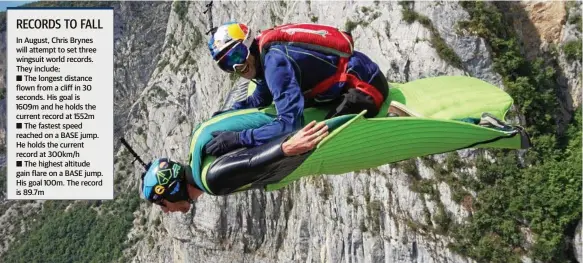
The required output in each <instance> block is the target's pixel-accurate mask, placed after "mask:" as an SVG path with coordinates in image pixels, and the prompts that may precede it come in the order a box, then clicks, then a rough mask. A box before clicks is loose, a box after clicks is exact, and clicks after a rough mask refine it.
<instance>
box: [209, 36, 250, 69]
mask: <svg viewBox="0 0 583 263" xmlns="http://www.w3.org/2000/svg"><path fill="white" fill-rule="evenodd" d="M247 58H249V48H248V47H247V46H246V45H245V44H243V42H240V41H238V42H236V44H235V45H234V46H233V47H232V48H230V49H229V50H228V51H227V52H225V54H224V55H223V56H222V57H221V58H219V59H218V60H217V65H218V66H219V68H220V69H221V70H223V71H226V72H229V73H233V72H241V71H244V70H245V67H246V64H245V61H247Z"/></svg>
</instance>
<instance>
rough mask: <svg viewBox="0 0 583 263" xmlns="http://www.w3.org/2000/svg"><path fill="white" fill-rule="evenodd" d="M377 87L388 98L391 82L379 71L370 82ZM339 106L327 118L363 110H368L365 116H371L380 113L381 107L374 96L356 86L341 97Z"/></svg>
mask: <svg viewBox="0 0 583 263" xmlns="http://www.w3.org/2000/svg"><path fill="white" fill-rule="evenodd" d="M370 84H371V85H372V86H373V87H375V88H376V89H377V90H378V91H379V92H380V93H381V95H383V100H385V99H387V96H388V94H389V83H388V82H387V78H386V77H385V75H384V74H383V73H382V72H381V71H379V74H377V75H376V76H375V77H374V78H373V80H372V81H371V83H370ZM336 103H338V106H336V108H334V109H332V110H331V111H330V112H328V115H327V116H326V119H329V118H333V117H336V116H341V115H346V114H358V113H360V112H361V111H363V110H366V114H364V117H366V118H371V117H374V116H376V115H377V114H379V109H378V108H377V106H376V104H375V103H374V100H373V98H372V97H371V96H370V95H368V94H366V93H364V92H362V91H360V90H357V89H354V88H350V89H348V91H347V92H346V93H345V94H344V95H343V96H342V97H341V98H340V101H339V102H336Z"/></svg>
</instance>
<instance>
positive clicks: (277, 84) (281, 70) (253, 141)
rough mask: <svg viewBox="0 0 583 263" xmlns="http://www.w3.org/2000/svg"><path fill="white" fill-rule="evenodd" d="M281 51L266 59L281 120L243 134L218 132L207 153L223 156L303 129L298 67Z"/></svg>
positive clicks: (269, 81)
mask: <svg viewBox="0 0 583 263" xmlns="http://www.w3.org/2000/svg"><path fill="white" fill-rule="evenodd" d="M280 52H281V51H279V50H277V49H276V51H272V52H269V53H268V54H267V55H266V56H265V61H266V69H265V79H266V84H267V87H268V88H269V91H270V92H271V94H272V97H273V101H274V102H275V107H276V110H277V118H275V120H273V121H272V122H271V123H269V124H266V125H264V126H262V127H258V128H254V129H248V130H243V131H241V132H216V133H213V136H215V138H214V139H212V140H211V141H210V142H209V143H208V144H207V145H206V152H207V154H210V155H214V156H220V155H222V154H225V153H227V152H229V151H232V150H235V149H237V148H240V147H255V146H259V145H262V144H265V143H267V142H269V141H271V140H273V139H276V138H279V137H281V136H284V135H286V134H289V133H291V132H294V131H296V130H298V129H300V128H301V126H302V122H303V110H304V98H303V95H302V92H301V90H300V86H299V85H298V82H297V80H296V78H295V72H294V68H293V66H292V65H291V62H290V61H289V60H288V59H287V57H286V56H285V54H283V53H280Z"/></svg>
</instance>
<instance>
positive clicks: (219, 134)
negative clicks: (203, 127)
mask: <svg viewBox="0 0 583 263" xmlns="http://www.w3.org/2000/svg"><path fill="white" fill-rule="evenodd" d="M211 134H212V135H213V137H215V138H213V139H212V140H211V141H210V142H208V143H207V144H206V146H205V152H206V153H207V154H209V155H214V156H221V155H223V154H225V153H228V152H230V151H232V150H235V149H237V148H239V147H241V142H240V141H239V133H238V132H231V131H214V132H212V133H211Z"/></svg>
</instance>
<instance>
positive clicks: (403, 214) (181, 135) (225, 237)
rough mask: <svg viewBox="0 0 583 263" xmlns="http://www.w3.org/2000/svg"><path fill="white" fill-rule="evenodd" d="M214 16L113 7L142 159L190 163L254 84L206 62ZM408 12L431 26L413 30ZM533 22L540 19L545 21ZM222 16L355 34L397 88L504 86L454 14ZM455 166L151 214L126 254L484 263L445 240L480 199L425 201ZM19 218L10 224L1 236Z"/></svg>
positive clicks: (297, 10) (394, 170) (438, 9)
mask: <svg viewBox="0 0 583 263" xmlns="http://www.w3.org/2000/svg"><path fill="white" fill-rule="evenodd" d="M205 4H206V2H175V3H160V2H139V3H135V2H133V3H132V2H124V3H119V2H118V3H113V4H112V5H114V6H115V7H116V31H115V32H116V42H115V45H116V51H115V52H116V53H115V54H116V58H115V63H116V64H115V69H116V72H115V78H116V113H115V114H116V115H115V117H116V133H117V134H116V135H118V136H119V135H121V134H124V135H125V137H126V139H127V140H128V141H129V142H130V144H131V145H132V146H133V147H134V149H135V150H136V152H137V153H138V154H140V155H141V156H142V158H144V159H150V158H152V157H157V156H168V157H171V158H173V159H177V160H181V161H186V159H187V156H188V150H189V143H190V135H191V132H192V129H193V128H194V127H195V126H196V125H197V124H198V123H200V122H202V121H204V120H205V119H207V118H209V117H210V116H211V114H212V113H213V112H214V111H217V110H219V108H220V107H221V106H222V104H223V101H224V100H225V98H226V96H227V93H228V92H229V91H230V89H231V88H232V87H233V86H234V85H236V84H237V83H239V82H240V81H242V80H240V79H237V78H234V77H231V76H229V75H226V74H224V73H222V72H220V70H219V69H218V67H216V66H215V65H214V63H213V61H212V59H211V58H210V56H209V54H208V50H207V46H206V41H207V39H208V36H207V35H205V32H206V31H207V30H208V21H207V17H206V15H205V14H203V12H204V11H205V9H206V7H205ZM405 6H408V7H407V8H409V9H410V11H412V12H414V13H415V14H417V15H421V16H425V17H427V18H428V19H429V21H430V23H420V22H418V21H415V22H412V23H408V22H406V21H405V20H407V17H405V16H406V13H405V12H403V8H405ZM559 9H560V8H559ZM525 10H527V12H535V13H537V12H539V11H537V10H540V8H538V9H537V7H536V6H535V7H534V8H530V9H529V8H527V9H525ZM531 10H532V11H531ZM551 10H554V9H551ZM212 14H213V22H214V23H215V26H217V25H219V24H221V23H222V22H224V21H228V20H238V21H240V22H244V23H247V24H248V25H249V26H250V27H251V28H253V29H265V28H268V27H270V26H274V25H277V24H281V23H287V22H306V21H312V22H317V23H323V24H330V25H335V26H338V27H340V28H343V29H347V30H351V31H352V34H353V37H354V38H355V40H356V49H357V50H360V51H362V52H364V53H366V54H367V55H369V56H370V57H371V58H373V59H374V60H375V61H376V62H377V63H378V65H379V66H380V68H381V70H382V71H383V72H384V73H385V74H386V76H387V78H388V79H389V80H390V81H392V82H406V81H411V80H415V79H419V78H424V77H429V76H438V75H471V76H474V77H478V78H480V79H483V80H485V81H488V82H490V83H493V84H495V85H497V86H499V87H503V84H502V83H503V82H502V77H501V76H500V75H498V74H497V73H496V72H495V70H494V68H493V57H492V54H491V53H490V51H489V49H488V47H487V45H486V41H485V40H484V39H482V38H479V37H476V36H472V35H469V34H461V33H460V32H459V30H455V29H456V28H457V27H456V25H457V23H458V21H461V20H466V19H468V18H469V15H468V13H467V12H466V11H464V9H463V8H462V7H461V6H460V5H459V3H456V2H416V3H409V4H406V3H402V4H399V3H397V2H380V1H374V2H359V1H349V2H333V3H332V2H317V1H313V2H311V1H294V2H284V1H269V2H257V1H237V2H215V3H214V7H213V9H212ZM540 17H541V15H538V13H537V14H533V16H532V18H533V19H535V20H537V19H539V18H540ZM542 17H543V18H540V19H543V20H544V19H545V18H544V16H542ZM564 20H565V19H564V18H563V19H562V20H561V19H555V18H553V19H550V20H549V21H547V22H548V25H547V24H545V26H543V27H542V28H543V30H547V29H548V30H551V31H552V33H548V34H547V33H544V34H542V35H541V36H540V38H541V39H543V40H545V41H546V40H550V42H552V43H554V44H556V45H561V44H562V43H565V42H567V41H568V40H570V39H576V38H577V37H579V34H580V33H579V32H578V31H577V30H576V29H574V28H573V26H572V25H569V24H565V23H564ZM537 21H538V20H537ZM535 24H536V23H535ZM545 32H546V31H545ZM2 37H4V35H2ZM557 38H558V39H557ZM4 43H5V41H1V42H0V44H2V45H4ZM443 47H447V48H443ZM539 48H541V47H539V46H537V47H536V49H539ZM448 50H451V51H453V52H448ZM4 52H5V51H4V50H2V51H1V54H0V56H1V57H0V58H2V59H4V55H5V54H4ZM558 57H559V61H560V66H561V67H562V68H563V71H564V73H565V74H564V79H563V80H562V84H563V86H564V87H563V90H564V92H565V94H566V95H568V96H566V97H568V98H571V101H569V102H565V105H564V107H565V109H566V110H572V109H573V108H574V107H576V106H578V105H579V103H580V101H581V87H580V84H581V73H580V71H581V63H580V62H579V61H576V62H573V61H568V60H567V59H566V58H565V55H564V54H562V53H560V54H559V55H558ZM2 65H3V64H2ZM1 70H2V72H0V74H4V72H3V71H4V69H1ZM454 154H455V156H457V158H461V159H464V160H472V159H473V158H474V156H475V153H474V151H472V150H463V151H459V152H457V153H454ZM120 158H121V157H120ZM446 158H447V156H446V154H443V155H435V156H433V157H432V158H429V159H427V158H419V159H415V160H412V161H408V162H406V163H404V164H403V163H401V164H392V165H384V166H381V167H377V168H374V169H369V170H363V171H359V172H354V173H349V174H343V175H336V176H330V177H313V178H306V179H303V180H301V181H299V182H296V183H293V184H292V185H290V186H288V187H286V188H284V189H282V190H280V191H276V192H269V193H265V192H261V191H250V192H246V193H240V194H236V195H232V196H228V197H211V196H204V197H202V198H200V199H199V201H198V202H197V204H196V206H195V208H193V210H192V211H190V213H188V214H184V215H183V214H178V213H175V214H162V213H161V211H160V209H158V208H157V207H153V206H150V205H146V204H142V205H141V206H140V208H139V209H138V211H136V212H135V216H136V220H135V225H134V228H133V229H132V230H131V232H130V234H129V236H128V239H130V240H135V241H134V242H133V243H132V244H133V245H132V247H131V248H129V249H128V250H127V251H126V253H127V255H128V256H130V257H131V258H132V261H133V262H193V261H196V260H199V259H204V260H205V261H210V262H474V260H472V259H469V258H465V257H463V256H460V255H458V254H456V253H454V252H453V251H452V250H450V249H449V247H448V243H449V242H450V241H451V238H450V237H449V236H448V235H447V232H448V226H450V225H451V224H453V223H462V222H463V221H464V218H465V217H467V216H468V215H469V214H470V213H471V212H472V205H471V196H468V197H467V198H464V199H463V201H462V202H456V201H453V199H454V198H453V196H454V195H455V194H456V193H455V192H454V190H452V187H451V186H450V185H448V184H447V183H445V182H441V183H435V184H432V185H431V186H429V187H430V188H431V189H433V190H432V191H431V192H432V193H433V194H427V193H420V191H416V188H417V187H419V186H418V185H417V181H418V180H419V179H435V178H436V172H435V171H434V169H433V167H435V165H436V164H437V165H439V164H443V163H444V162H445V159H446ZM123 166H124V165H122V164H117V163H116V171H117V174H116V177H119V178H121V179H120V181H119V182H120V183H119V185H118V186H117V187H119V188H120V189H125V190H127V191H135V192H136V194H137V193H138V190H137V187H136V185H137V182H138V177H139V174H140V172H141V171H140V170H139V167H137V166H136V167H135V169H131V171H129V172H128V170H125V169H124V167H123ZM125 166H126V167H127V165H125ZM464 169H465V170H466V171H467V172H469V173H472V172H473V171H475V168H474V167H467V168H464ZM2 202H3V203H4V205H6V206H7V207H11V206H15V205H13V204H12V203H9V202H7V201H5V200H3V201H0V203H2ZM7 211H8V210H7ZM0 213H4V214H7V213H8V212H0ZM7 217H8V216H5V217H2V216H0V224H2V223H3V221H2V220H3V218H7ZM140 221H145V222H146V224H140V223H139V222H140ZM577 231H579V232H580V227H579V228H578V230H577ZM577 238H578V240H579V241H577V242H579V244H580V236H579V237H577ZM7 243H8V242H7ZM0 248H1V247H0ZM576 252H577V255H578V257H580V254H581V252H580V250H576ZM523 260H524V261H525V262H529V259H528V258H526V257H525V258H523ZM579 262H581V261H579Z"/></svg>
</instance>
